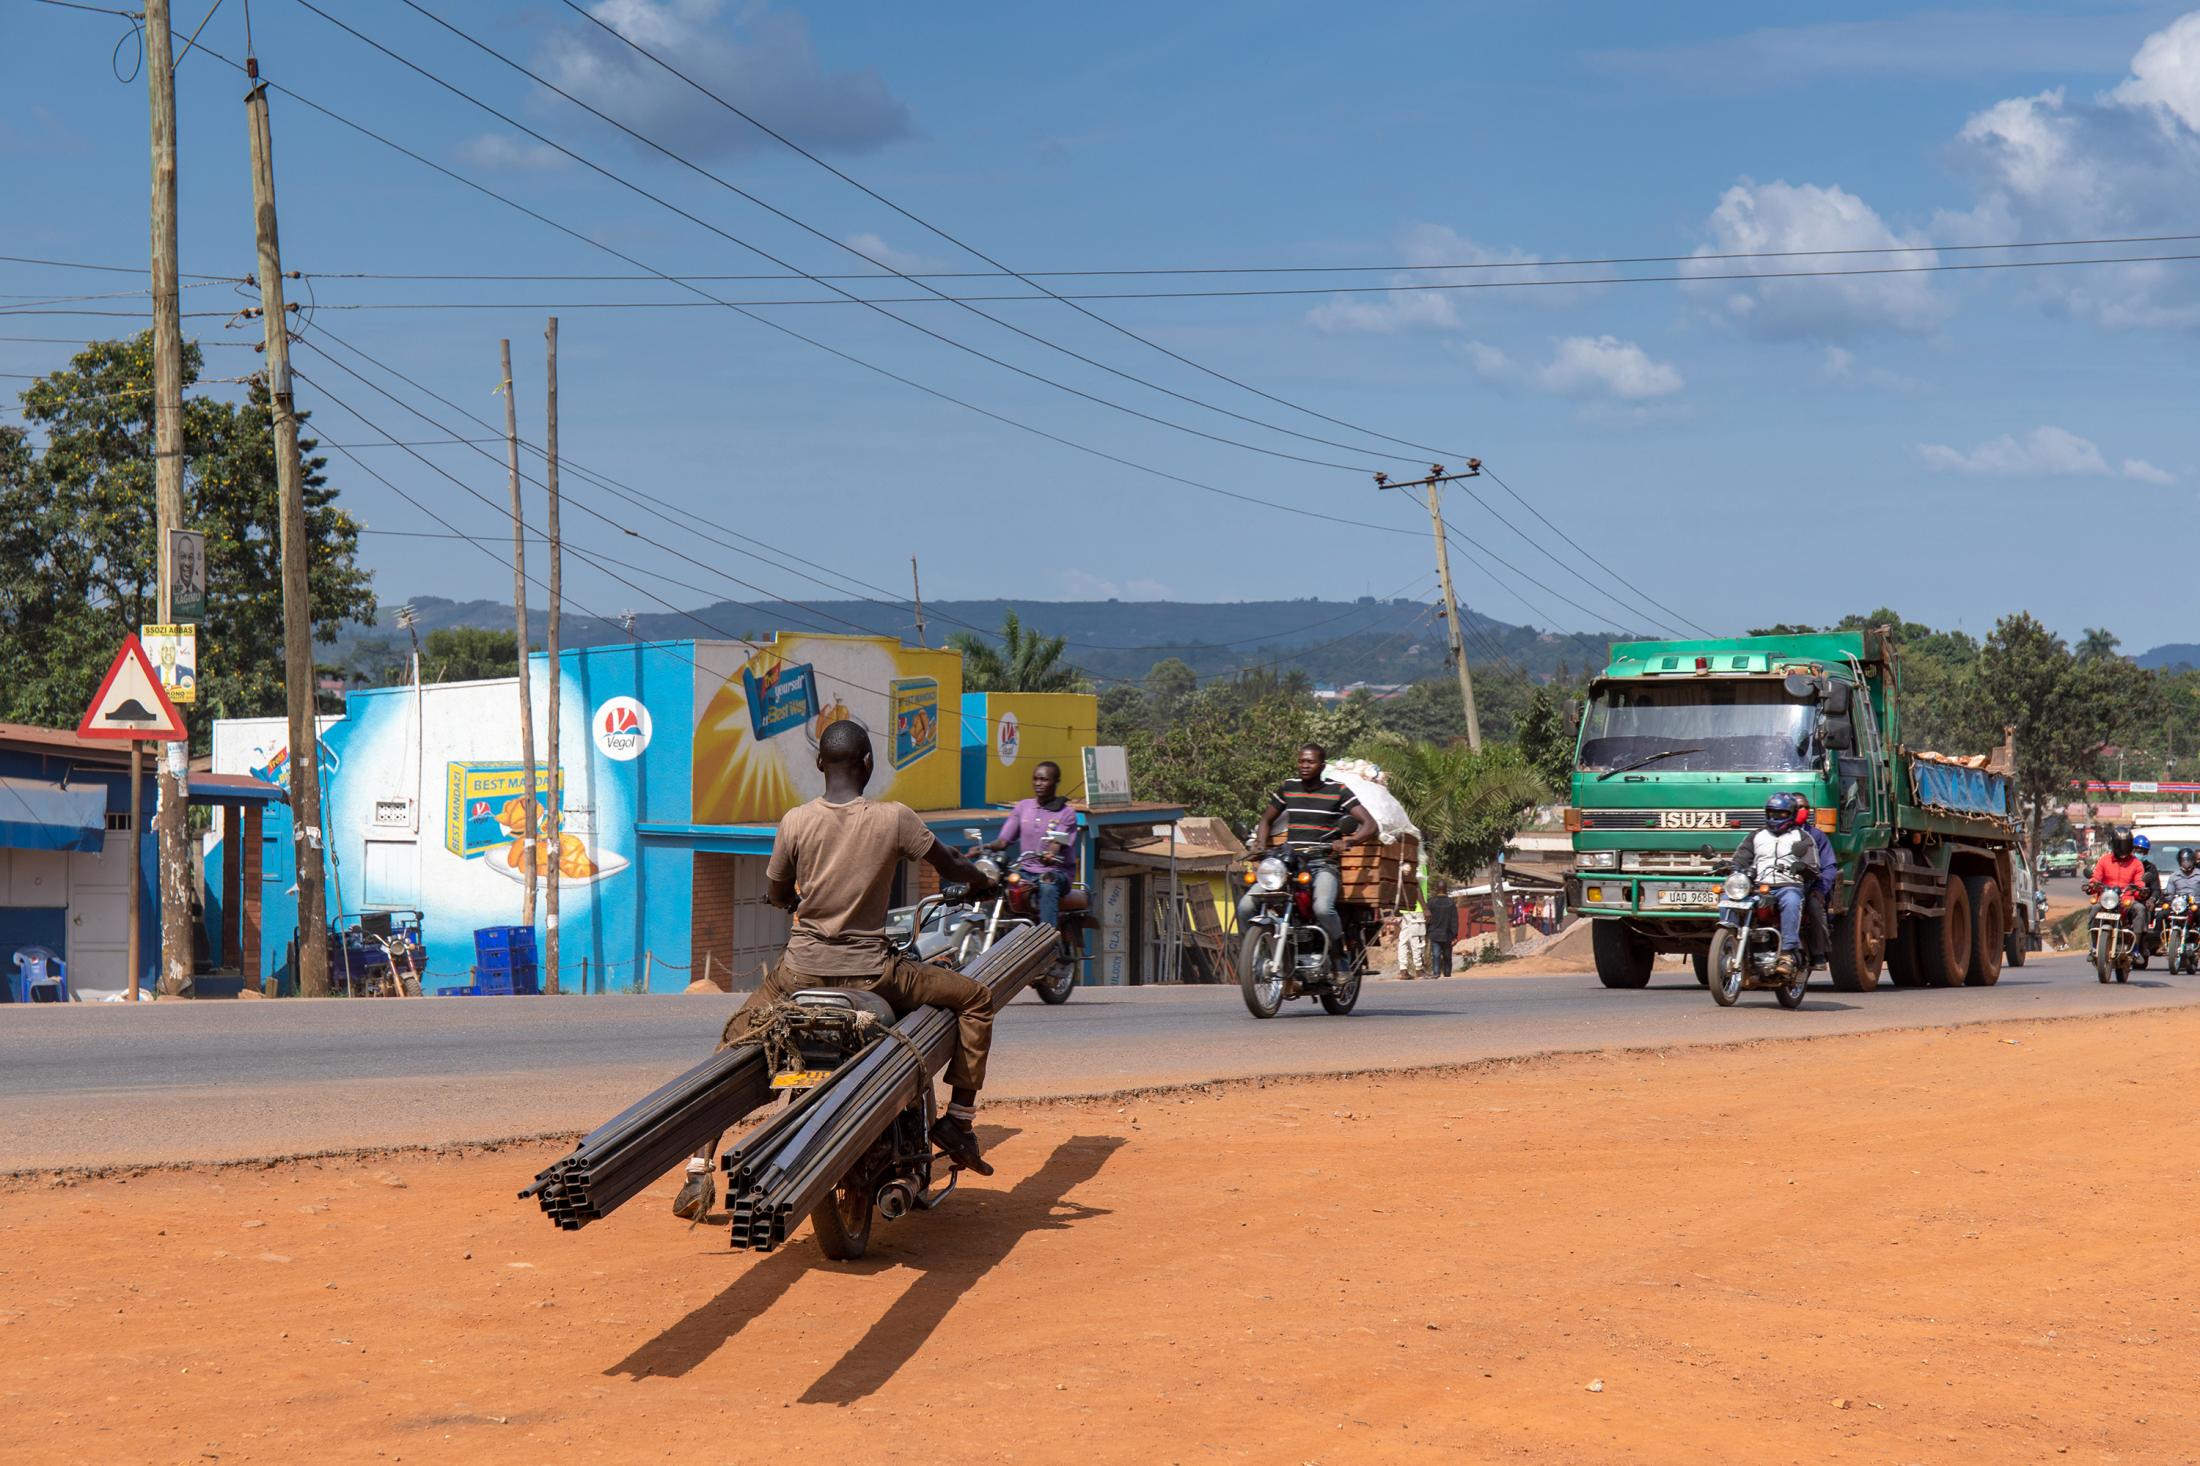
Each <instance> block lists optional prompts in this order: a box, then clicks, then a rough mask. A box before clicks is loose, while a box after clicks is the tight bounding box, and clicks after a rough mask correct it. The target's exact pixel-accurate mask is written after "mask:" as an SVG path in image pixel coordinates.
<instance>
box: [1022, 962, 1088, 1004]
mask: <svg viewBox="0 0 2200 1466" xmlns="http://www.w3.org/2000/svg"><path fill="white" fill-rule="evenodd" d="M1031 990H1032V991H1033V992H1035V993H1037V994H1038V995H1039V1001H1040V1002H1042V1003H1045V1004H1047V1005H1048V1006H1050V1007H1059V1006H1061V1005H1062V1004H1063V1003H1066V1002H1068V1001H1069V995H1070V994H1071V993H1073V992H1075V991H1076V990H1077V969H1076V968H1075V967H1073V966H1071V965H1070V964H1069V963H1067V962H1065V963H1063V964H1061V965H1060V966H1059V967H1057V968H1055V969H1054V970H1053V971H1052V972H1050V973H1048V974H1047V975H1046V976H1045V977H1042V978H1040V979H1038V980H1037V981H1035V982H1033V983H1032V985H1031Z"/></svg>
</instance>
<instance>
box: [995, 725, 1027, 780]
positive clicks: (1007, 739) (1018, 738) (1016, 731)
mask: <svg viewBox="0 0 2200 1466" xmlns="http://www.w3.org/2000/svg"><path fill="white" fill-rule="evenodd" d="M1023 744H1024V730H1023V729H1022V728H1020V727H1019V726H1017V723H1016V715H1015V714H1014V713H1003V714H1001V721H1000V722H999V724H998V725H996V726H995V728H994V731H993V751H994V753H995V754H996V755H997V756H998V757H999V758H1000V760H1001V767H1002V768H1004V769H1005V768H1014V767H1015V766H1016V754H1017V752H1018V750H1020V749H1021V748H1022V747H1023Z"/></svg>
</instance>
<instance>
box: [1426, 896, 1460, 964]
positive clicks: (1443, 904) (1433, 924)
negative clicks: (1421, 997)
mask: <svg viewBox="0 0 2200 1466" xmlns="http://www.w3.org/2000/svg"><path fill="white" fill-rule="evenodd" d="M1458 940H1459V903H1458V902H1456V901H1454V900H1453V899H1452V898H1451V893H1450V892H1449V891H1444V890H1439V891H1438V892H1437V893H1436V899H1435V900H1433V901H1431V902H1429V903H1428V956H1429V974H1428V975H1429V976H1430V977H1432V978H1436V977H1449V976H1451V946H1452V943H1454V942H1456V941H1458Z"/></svg>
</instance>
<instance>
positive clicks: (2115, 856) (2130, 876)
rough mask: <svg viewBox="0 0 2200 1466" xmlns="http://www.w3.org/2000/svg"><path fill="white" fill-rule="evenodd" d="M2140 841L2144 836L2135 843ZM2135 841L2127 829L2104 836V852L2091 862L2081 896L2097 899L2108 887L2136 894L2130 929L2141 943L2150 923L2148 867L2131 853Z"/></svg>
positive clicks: (2133, 850) (2151, 913)
mask: <svg viewBox="0 0 2200 1466" xmlns="http://www.w3.org/2000/svg"><path fill="white" fill-rule="evenodd" d="M2144 839H2146V836H2144V835H2141V836H2139V837H2138V840H2144ZM2138 840H2134V839H2133V838H2132V834H2131V832H2130V831H2129V830H2117V831H2116V832H2114V833H2113V834H2111V835H2110V836H2109V837H2108V850H2107V852H2106V853H2105V854H2103V855H2102V856H2101V858H2100V860H2099V861H2097V862H2095V864H2094V866H2093V878H2092V879H2091V880H2089V881H2087V882H2086V885H2085V893H2086V894H2087V895H2088V896H2097V895H2099V894H2100V893H2101V891H2102V890H2103V889H2105V888H2107V887H2109V886H2121V887H2123V888H2125V889H2127V890H2134V891H2137V892H2138V893H2139V902H2138V905H2139V910H2138V916H2137V925H2136V926H2135V928H2134V930H2136V931H2137V932H2139V933H2140V940H2142V941H2143V940H2145V934H2146V931H2147V929H2148V928H2149V927H2150V926H2152V925H2153V922H2154V903H2153V900H2152V897H2151V894H2150V892H2149V889H2148V882H2147V875H2148V872H2149V871H2150V870H2151V869H2152V867H2151V866H2149V865H2148V864H2147V863H2146V862H2145V861H2142V860H2141V859H2139V857H2138V855H2137V854H2136V853H2134V852H2135V851H2136V850H2137V849H2138ZM2155 879H2156V880H2157V881H2159V880H2160V876H2159V875H2157V876H2156V877H2155Z"/></svg>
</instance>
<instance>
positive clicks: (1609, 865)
mask: <svg viewBox="0 0 2200 1466" xmlns="http://www.w3.org/2000/svg"><path fill="white" fill-rule="evenodd" d="M1581 868H1582V869H1583V870H1618V869H1619V852H1618V851H1617V850H1584V851H1582V852H1581Z"/></svg>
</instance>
